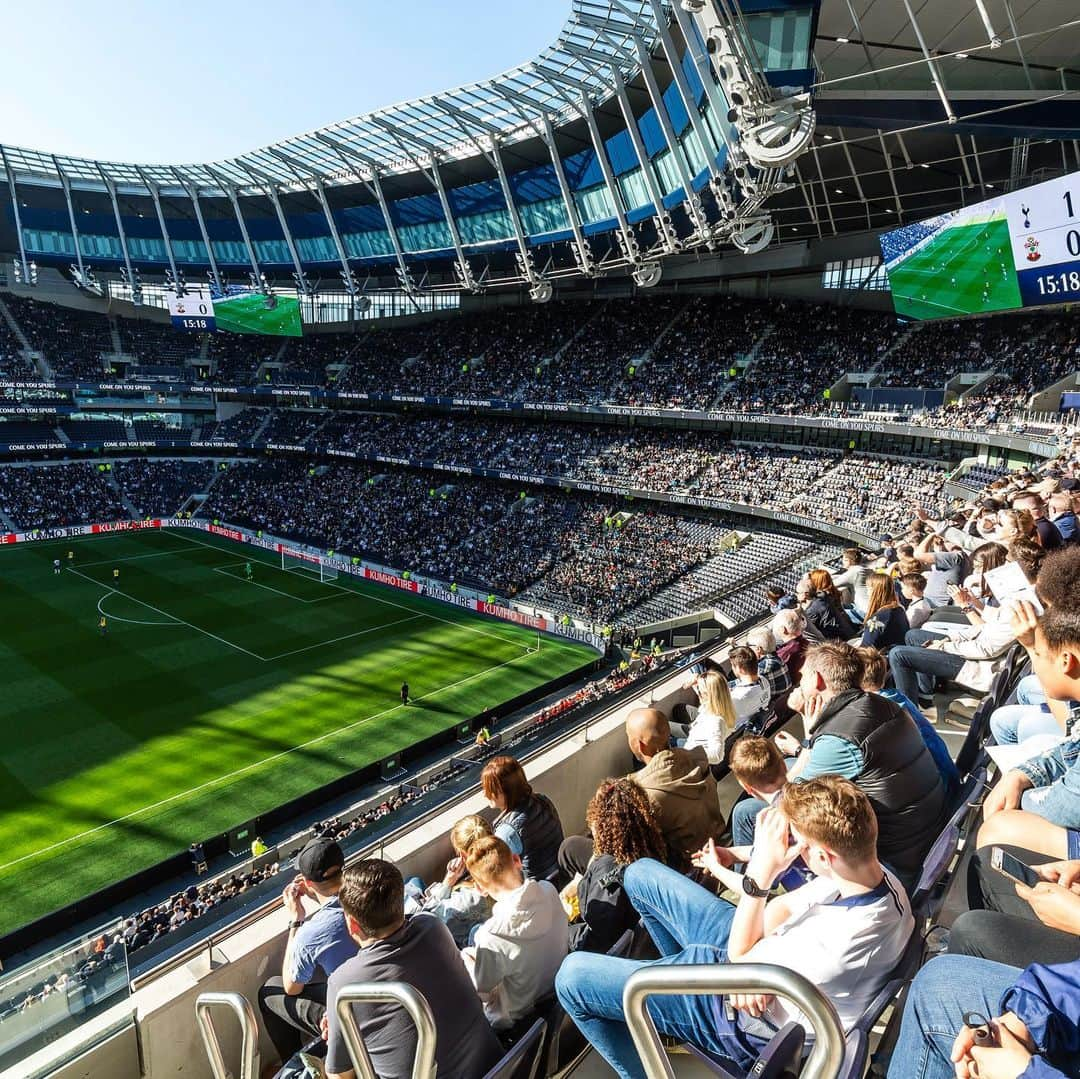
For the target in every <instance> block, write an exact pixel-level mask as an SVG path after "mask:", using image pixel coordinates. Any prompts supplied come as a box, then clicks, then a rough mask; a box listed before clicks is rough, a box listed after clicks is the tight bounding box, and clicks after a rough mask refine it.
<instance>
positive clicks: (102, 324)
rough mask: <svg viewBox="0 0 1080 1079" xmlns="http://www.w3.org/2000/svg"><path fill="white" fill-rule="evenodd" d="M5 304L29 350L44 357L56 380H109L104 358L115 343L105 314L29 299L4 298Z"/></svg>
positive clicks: (110, 351)
mask: <svg viewBox="0 0 1080 1079" xmlns="http://www.w3.org/2000/svg"><path fill="white" fill-rule="evenodd" d="M4 303H5V304H6V305H7V307H8V309H9V310H10V311H11V314H12V316H13V317H14V318H15V321H16V322H17V323H18V324H19V327H20V329H21V330H22V332H23V333H24V334H25V335H26V339H27V340H28V341H29V342H30V348H31V349H32V350H33V351H34V352H40V353H41V354H42V355H43V356H44V357H45V362H46V363H47V364H48V366H49V369H50V370H51V371H52V373H53V376H54V377H56V378H63V377H67V378H84V379H87V380H92V381H97V382H100V381H102V380H104V379H107V378H108V377H110V374H111V371H110V369H109V368H107V367H106V364H105V361H104V359H103V357H104V356H106V355H108V354H111V353H112V352H113V341H112V335H111V332H110V328H109V320H108V318H107V317H106V316H105V315H103V314H99V313H97V312H93V311H80V310H78V309H76V308H59V307H57V306H56V305H55V304H50V303H42V302H41V301H39V300H34V299H30V298H29V297H26V296H16V295H5V296H4ZM58 316H59V317H58Z"/></svg>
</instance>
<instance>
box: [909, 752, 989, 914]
mask: <svg viewBox="0 0 1080 1079" xmlns="http://www.w3.org/2000/svg"><path fill="white" fill-rule="evenodd" d="M985 789H986V769H985V768H977V769H976V770H975V771H974V772H972V773H971V775H970V776H968V778H967V780H966V781H965V783H964V786H963V788H962V789H961V791H960V795H959V798H958V800H957V806H956V810H955V811H954V812H953V815H952V816H951V817H950V818H949V820H948V823H947V824H946V825H945V827H944V828H943V829H942V830H941V832H940V833H939V834H938V837H937V839H935V840H934V843H933V845H932V846H931V847H930V850H929V851H928V853H927V855H926V859H925V861H924V862H923V868H922V873H921V874H920V875H919V880H918V882H917V883H916V885H915V887H914V888H913V889H912V892H911V909H912V912H913V913H914V914H915V917H916V919H920V918H932V917H934V916H935V915H936V914H937V912H938V910H939V909H940V905H941V902H942V900H943V899H944V893H945V891H946V875H947V874H948V871H949V867H950V866H951V865H952V862H953V858H954V856H955V855H956V852H957V849H958V848H959V845H960V842H961V840H962V839H963V838H964V835H965V831H966V828H967V825H968V822H969V820H970V818H971V817H972V815H973V814H974V813H975V811H976V809H977V808H978V806H979V804H980V801H981V798H982V795H983V793H984V791H985Z"/></svg>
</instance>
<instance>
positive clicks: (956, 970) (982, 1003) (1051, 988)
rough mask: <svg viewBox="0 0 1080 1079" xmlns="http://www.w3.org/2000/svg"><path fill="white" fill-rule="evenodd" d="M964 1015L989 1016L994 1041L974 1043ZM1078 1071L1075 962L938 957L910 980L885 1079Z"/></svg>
mask: <svg viewBox="0 0 1080 1079" xmlns="http://www.w3.org/2000/svg"><path fill="white" fill-rule="evenodd" d="M969 1012H975V1013H977V1014H979V1015H980V1016H983V1017H987V1018H989V1019H990V1021H991V1023H992V1026H993V1031H994V1034H995V1035H996V1036H995V1038H994V1043H993V1044H992V1045H990V1046H978V1045H976V1043H975V1035H976V1030H975V1028H973V1027H971V1026H968V1025H966V1024H965V1023H964V1020H963V1017H964V1016H965V1015H966V1014H968V1013H969ZM975 1075H979V1076H983V1077H984V1079H998V1077H1001V1079H1015V1077H1018V1076H1021V1075H1023V1076H1026V1077H1028V1079H1035V1077H1036V1076H1038V1077H1040V1079H1041V1077H1045V1079H1050V1077H1051V1076H1062V1077H1068V1079H1077V1077H1078V1076H1080V960H1076V961H1075V962H1072V963H1063V964H1061V965H1060V966H1042V965H1039V964H1035V965H1033V966H1030V967H1027V968H1026V969H1025V970H1023V971H1021V970H1020V969H1018V968H1017V967H1012V966H1005V965H1004V964H1001V963H991V962H987V961H986V960H984V959H973V958H971V957H970V956H966V955H964V956H961V955H957V956H953V955H943V956H939V957H938V958H937V959H933V960H931V962H929V963H928V964H927V965H926V966H925V967H923V969H922V970H920V971H919V973H918V974H917V975H916V977H915V981H914V982H913V983H912V986H911V990H910V992H909V993H908V998H907V1002H906V1004H905V1006H904V1018H903V1022H902V1024H901V1027H900V1036H899V1038H898V1040H897V1043H896V1046H895V1048H894V1049H893V1054H892V1063H891V1064H890V1066H889V1079H953V1077H954V1076H975Z"/></svg>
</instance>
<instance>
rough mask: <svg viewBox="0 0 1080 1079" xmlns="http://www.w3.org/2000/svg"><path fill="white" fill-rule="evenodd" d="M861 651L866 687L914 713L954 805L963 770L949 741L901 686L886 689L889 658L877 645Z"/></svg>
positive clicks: (863, 685) (869, 691)
mask: <svg viewBox="0 0 1080 1079" xmlns="http://www.w3.org/2000/svg"><path fill="white" fill-rule="evenodd" d="M858 653H859V657H860V659H862V664H863V674H862V688H863V689H864V690H865V691H866V692H867V693H878V694H880V695H881V696H882V697H884V698H885V700H887V701H892V702H893V704H898V705H899V706H900V707H901V708H903V709H904V711H906V712H907V714H908V715H909V716H911V718H912V720H913V721H914V723H915V726H916V727H918V728H919V733H920V734H921V735H922V738H923V741H924V742H925V743H926V748H927V749H928V750H930V755H931V756H932V757H933V758H934V763H935V764H936V765H937V767H938V771H939V772H940V773H941V781H942V783H944V784H945V801H946V802H947V803H948V804H949V805H951V804H952V802H953V800H954V798H955V796H956V795H957V794H958V793H959V791H960V773H959V772H958V771H957V768H956V762H955V761H954V760H953V759H952V754H951V753H950V752H949V747H948V746H947V745H946V744H945V740H944V739H943V738H942V737H941V735H940V734H938V732H937V731H936V730H935V729H934V725H933V724H932V723H931V722H930V720H928V719H927V718H926V716H924V715H923V714H922V712H920V711H919V709H918V708H917V707H916V706H915V703H914V702H913V701H909V700H908V699H907V697H905V696H904V695H903V694H902V693H901V692H900V691H899V690H897V689H893V688H891V687H890V688H888V689H886V688H885V680H886V678H887V677H888V674H889V662H888V660H887V659H886V658H885V657H884V656H883V655H882V654H881V653H880V652H879V651H878V650H877V649H876V648H867V647H863V648H860V649H858Z"/></svg>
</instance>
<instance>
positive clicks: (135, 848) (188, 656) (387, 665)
mask: <svg viewBox="0 0 1080 1079" xmlns="http://www.w3.org/2000/svg"><path fill="white" fill-rule="evenodd" d="M57 542H59V543H60V544H66V543H67V541H66V540H60V541H57ZM93 542H94V544H95V546H94V548H93V549H92V554H91V555H90V557H92V559H93V561H94V562H98V561H101V562H103V563H109V562H111V561H115V560H116V559H119V558H128V557H135V558H138V556H140V555H143V554H150V553H153V554H159V553H165V552H163V551H162V547H163V546H169V547H170V548H172V550H170V551H169V552H168V553H169V554H170V555H171V556H172V557H165V558H152V559H145V560H143V559H139V560H138V561H133V562H131V564H130V565H128V566H126V567H121V569H122V573H121V581H120V582H119V583H120V584H121V585H122V586H124V587H123V591H122V592H120V591H119V590H118V591H117V594H111V589H110V587H109V586H110V583H111V579H110V578H109V573H108V566H107V565H99V566H96V567H90V568H88V569H87V571H86V572H83V573H81V574H75V573H69V574H60V575H54V574H53V567H52V560H53V558H54V557H55V549H56V544H55V543H53V544H52V545H51V547H50V546H46V544H48V543H49V541H46V544H26V545H21V544H20V545H18V546H15V545H12V546H10V547H6V548H5V549H4V550H3V553H2V554H0V656H3V660H4V665H5V676H6V690H5V697H4V707H5V712H4V718H5V728H6V730H7V732H8V733H7V735H6V737H5V739H4V740H3V741H2V742H0V851H2V852H3V858H4V863H3V865H4V868H2V869H0V933H2V932H5V931H7V930H10V929H12V928H14V927H15V925H17V924H20V923H22V922H25V921H28V920H30V919H32V918H34V917H37V916H39V915H41V914H43V913H46V912H47V911H49V910H53V909H56V908H57V907H61V906H63V905H65V904H67V903H69V902H71V901H73V900H75V899H78V898H80V897H82V896H84V895H86V894H87V893H89V892H91V891H94V890H96V889H97V888H101V887H104V886H106V885H108V884H111V883H113V882H114V881H115V880H116V879H117V878H118V877H120V876H126V875H128V874H130V873H133V872H137V871H138V870H139V869H142V868H145V867H146V866H149V865H151V864H153V863H154V862H156V861H159V860H160V859H161V858H163V857H166V856H168V855H172V854H175V853H177V852H180V851H183V850H184V849H185V848H186V847H187V845H188V844H189V843H190V842H191V841H192V839H195V838H200V839H203V838H207V837H209V836H212V835H216V834H220V833H221V832H224V831H226V830H227V829H228V828H230V827H232V826H234V825H236V824H239V823H242V822H243V821H246V820H253V819H255V818H257V817H259V816H260V815H262V814H264V813H266V812H267V811H268V810H270V809H272V808H274V807H275V806H277V805H280V804H281V803H283V802H285V801H288V800H290V799H292V798H295V797H298V796H300V795H302V794H304V793H306V792H308V791H310V790H312V789H314V788H316V787H319V786H323V785H324V784H326V783H328V782H331V781H332V780H334V779H336V778H338V777H339V776H341V775H343V774H346V773H349V772H352V771H354V770H356V769H358V768H363V767H364V766H366V765H368V764H371V763H373V762H375V761H378V760H381V759H383V758H385V757H388V756H391V755H395V754H399V753H401V752H402V751H403V750H405V749H407V748H408V746H410V745H412V744H414V743H416V742H418V741H420V740H422V739H424V738H426V737H429V736H431V735H434V734H437V733H439V732H441V731H445V730H449V729H452V728H453V727H454V726H456V725H457V724H458V723H459V722H460V721H461V720H463V719H468V718H470V717H472V716H475V715H477V714H478V713H479V712H481V711H483V710H484V709H485V708H489V707H496V706H497V705H498V704H499V703H501V702H502V701H504V700H507V699H509V698H511V697H516V696H518V695H520V694H521V693H524V692H527V691H529V690H530V689H533V688H535V687H537V686H540V685H543V684H544V683H546V682H548V681H549V680H550V679H552V678H554V677H556V676H557V675H559V674H561V673H564V672H566V671H569V670H572V669H576V668H578V667H580V666H582V665H584V664H585V663H587V662H589V661H590V660H591V659H593V658H594V653H593V652H592V651H591V650H589V649H585V648H583V647H582V646H580V645H578V644H576V643H574V642H570V641H563V640H560V639H555V638H544V641H543V648H542V650H541V651H540V652H539V653H537V652H535V651H532V652H530V651H528V648H529V646H530V645H534V644H535V641H536V634H535V632H534V631H530V630H527V629H525V628H524V627H518V626H514V625H507V626H505V627H500V629H501V630H502V632H501V633H495V634H489V633H486V632H485V633H475V632H470V631H471V630H473V629H475V628H476V625H477V617H476V615H475V614H472V613H470V612H468V611H465V610H459V609H458V608H456V607H442V606H440V607H437V608H436V607H435V606H434V601H432V600H430V599H426V598H424V597H416V596H412V595H407V594H405V593H403V594H402V595H401V597H400V599H401V601H402V602H400V603H396V604H388V603H386V602H385V601H384V600H383V599H382V597H381V596H378V595H373V593H374V592H375V591H376V589H379V590H381V588H382V586H377V585H372V584H369V583H367V582H365V581H363V580H356V579H353V578H351V577H350V578H346V579H344V580H343V581H342V582H341V583H340V584H339V585H332V586H331V587H332V588H333V589H334V590H335V592H337V591H340V592H344V593H347V594H348V595H350V596H351V597H352V598H351V599H350V600H345V599H342V601H341V602H340V603H336V604H330V603H306V602H298V600H304V599H305V598H310V597H311V596H314V595H317V594H319V593H323V592H324V591H325V590H326V588H327V584H326V583H325V582H316V581H308V580H306V579H300V578H297V577H296V575H295V574H290V575H289V576H288V579H287V580H284V579H283V580H282V582H280V584H281V588H280V589H279V590H280V591H282V592H285V593H287V595H277V594H275V593H274V592H270V591H265V590H260V589H248V588H247V587H246V585H245V583H243V582H241V581H239V580H230V579H229V575H227V574H215V573H214V572H213V570H214V569H215V568H216V567H220V566H221V565H222V564H224V563H227V562H229V561H230V558H231V560H232V561H233V562H235V561H236V559H237V553H238V552H237V549H236V546H235V544H232V543H228V544H226V542H225V541H221V545H220V546H218V545H215V544H213V543H207V544H202V543H199V544H192V543H189V542H183V543H182V544H178V543H177V542H176V539H175V538H174V536H173V535H172V534H167V533H162V532H159V531H150V530H147V531H140V532H136V533H131V532H123V533H105V534H102V535H99V536H95V537H93ZM110 553H111V554H113V555H115V558H114V559H109V558H108V557H107V556H108V555H109V554H110ZM247 553H248V552H246V551H245V552H244V554H247ZM251 553H252V555H254V554H255V551H254V550H253V551H252V552H251ZM86 554H90V552H88V551H87V549H86V548H83V549H82V550H81V551H80V558H81V557H85V556H86ZM253 561H257V562H258V564H257V565H256V567H255V570H256V575H257V576H258V577H261V578H262V579H263V580H264V581H266V582H267V583H269V584H271V585H277V584H278V583H279V582H277V581H274V580H272V579H271V576H270V575H272V574H274V573H277V572H280V570H279V568H278V567H275V566H274V564H273V562H272V561H268V560H264V559H262V558H258V559H253ZM99 578H100V579H99ZM89 583H93V584H96V585H97V586H98V589H97V590H96V591H95V590H94V589H91V588H89V587H88V584H89ZM344 585H349V586H351V587H343V586H344ZM107 596H109V597H111V598H105V597H107ZM98 601H102V602H103V606H104V609H106V610H113V611H116V612H117V613H118V614H119V615H121V616H122V615H124V614H131V616H132V618H133V619H139V617H140V614H139V612H141V611H144V610H145V611H146V612H147V616H148V615H149V613H150V610H149V609H150V608H155V612H154V613H155V614H157V615H159V616H162V615H161V612H168V613H169V615H170V617H171V618H177V617H179V618H180V619H182V620H183V621H184V622H186V623H188V626H189V629H190V628H191V627H192V626H194V627H195V628H196V629H199V628H200V627H209V628H211V629H212V630H213V632H214V634H215V636H218V635H220V636H222V637H227V638H231V643H233V644H235V643H237V642H242V643H243V645H245V646H247V650H248V652H252V653H257V654H258V655H259V656H260V657H270V656H277V655H282V657H283V658H281V659H274V660H272V661H267V660H265V659H264V658H260V659H255V658H253V657H252V656H251V655H247V654H243V653H239V652H237V651H235V650H234V649H232V648H225V647H223V646H222V645H221V643H219V642H218V641H217V640H216V639H213V638H210V637H207V636H206V635H205V634H204V633H202V632H199V633H191V632H188V631H187V630H185V629H183V628H181V627H177V631H175V632H172V633H168V634H162V633H157V632H154V631H153V630H150V631H149V632H148V631H147V629H146V628H143V627H140V626H136V625H127V624H123V623H119V624H117V625H116V626H115V627H111V628H110V633H109V636H108V637H107V638H104V639H103V638H101V637H99V635H98V632H97V614H96V610H95V603H96V602H98ZM392 606H393V607H397V608H404V610H399V611H398V614H399V615H402V616H404V619H407V620H403V621H402V624H400V625H395V626H394V627H393V628H387V624H386V622H385V621H384V619H385V618H386V617H388V616H390V607H392ZM173 612H175V614H174V613H173ZM432 613H434V614H435V615H436V616H437V617H435V618H432V617H431V614H432ZM481 628H482V627H481ZM368 630H379V632H378V633H375V632H369V633H367V634H366V635H365V636H353V634H357V633H361V632H364V631H368ZM343 635H344V636H346V637H347V638H348V639H344V640H341V641H331V640H330V639H332V638H336V637H340V636H343ZM270 642H273V643H270ZM318 642H322V646H321V647H319V648H316V649H306V648H305V646H307V645H309V644H313V643H318ZM294 649H296V650H300V649H304V650H303V651H299V652H298V654H295V655H284V653H285V652H289V651H292V650H294ZM403 680H407V681H408V682H409V683H410V685H411V686H412V692H413V696H414V700H415V702H416V703H414V704H413V705H410V706H409V707H408V708H405V709H402V708H401V706H400V702H399V699H398V687H399V686H400V684H401V682H402V681H403ZM46 702H47V703H46ZM113 822H116V823H113ZM75 837H80V838H78V839H76V838H75Z"/></svg>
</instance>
